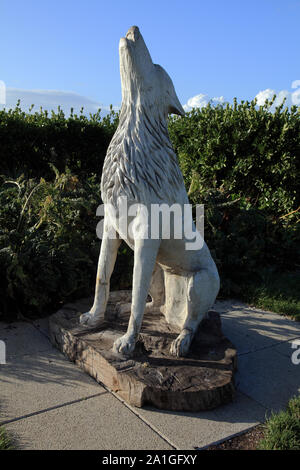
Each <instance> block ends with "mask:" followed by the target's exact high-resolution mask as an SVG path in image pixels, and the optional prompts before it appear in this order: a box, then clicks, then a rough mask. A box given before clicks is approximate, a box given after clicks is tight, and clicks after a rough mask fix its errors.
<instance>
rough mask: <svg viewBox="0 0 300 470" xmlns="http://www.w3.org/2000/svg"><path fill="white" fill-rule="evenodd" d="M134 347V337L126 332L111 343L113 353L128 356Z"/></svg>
mask: <svg viewBox="0 0 300 470" xmlns="http://www.w3.org/2000/svg"><path fill="white" fill-rule="evenodd" d="M134 347H135V339H134V338H133V336H132V335H129V334H128V333H126V334H125V335H124V336H121V338H118V339H116V341H115V342H114V345H113V351H114V352H115V353H119V354H123V355H124V356H130V355H131V354H132V353H133V351H134Z"/></svg>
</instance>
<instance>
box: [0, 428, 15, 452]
mask: <svg viewBox="0 0 300 470" xmlns="http://www.w3.org/2000/svg"><path fill="white" fill-rule="evenodd" d="M12 448H13V447H12V441H11V439H10V437H9V436H8V434H7V432H6V431H5V429H4V428H3V427H1V428H0V450H12Z"/></svg>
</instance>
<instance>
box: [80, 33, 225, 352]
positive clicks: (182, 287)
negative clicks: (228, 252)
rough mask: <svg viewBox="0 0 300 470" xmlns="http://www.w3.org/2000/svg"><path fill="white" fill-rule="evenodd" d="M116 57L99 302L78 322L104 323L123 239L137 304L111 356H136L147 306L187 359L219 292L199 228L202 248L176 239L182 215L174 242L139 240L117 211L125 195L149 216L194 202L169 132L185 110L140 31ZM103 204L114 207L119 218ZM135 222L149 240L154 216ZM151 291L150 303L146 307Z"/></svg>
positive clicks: (175, 221) (104, 191) (139, 214)
mask: <svg viewBox="0 0 300 470" xmlns="http://www.w3.org/2000/svg"><path fill="white" fill-rule="evenodd" d="M119 56H120V74H121V85H122V106H121V110H120V117H119V125H118V128H117V130H116V132H115V134H114V136H113V138H112V141H111V143H110V145H109V148H108V150H107V155H106V158H105V162H104V166H103V172H102V179H101V196H102V200H103V202H104V205H105V211H104V230H103V237H102V243H101V250H100V256H99V261H98V270H97V278H96V289H95V299H94V304H93V306H92V308H91V310H90V311H89V312H87V313H84V314H82V315H81V317H80V321H81V323H82V324H84V325H87V326H97V325H98V324H99V323H101V321H102V320H103V318H104V315H105V310H106V305H107V301H108V297H109V282H110V277H111V274H112V271H113V268H114V264H115V261H116V257H117V252H118V248H119V246H120V243H121V241H122V239H123V240H125V241H126V243H127V244H128V245H129V246H130V247H131V248H132V249H133V250H134V269H133V286H132V302H131V305H130V310H131V312H130V319H129V323H128V329H127V332H126V334H125V335H123V336H121V337H120V338H118V339H117V340H116V341H115V343H114V346H113V349H114V351H115V352H116V353H121V354H123V355H125V356H129V355H130V354H132V352H133V351H134V348H135V343H136V340H137V338H138V335H139V332H140V329H141V324H142V320H143V315H144V312H145V309H149V310H150V311H151V309H152V310H160V311H161V312H162V313H163V314H164V316H165V318H166V320H167V322H168V323H169V324H171V325H172V326H173V327H175V328H177V330H178V333H179V335H178V337H177V338H176V339H175V340H174V341H173V342H172V345H171V350H170V353H171V354H172V355H175V356H185V355H186V354H187V353H188V350H189V347H190V344H191V342H192V339H193V336H194V334H195V332H196V330H197V328H198V325H199V323H200V321H201V320H202V318H203V317H204V315H205V314H206V312H207V311H208V310H209V309H210V307H211V306H212V305H213V303H214V301H215V299H216V296H217V293H218V291H219V282H220V281H219V275H218V271H217V268H216V265H215V263H214V261H213V259H212V257H211V254H210V251H209V249H208V247H207V245H206V244H205V242H204V240H203V239H202V237H201V235H200V234H199V232H197V231H196V229H195V227H194V226H193V227H194V229H195V238H196V240H195V241H196V242H197V243H198V245H199V248H197V249H187V243H189V242H190V239H187V238H186V237H185V236H184V235H183V236H182V237H181V238H180V239H179V238H177V237H175V236H174V230H175V229H176V227H178V226H180V227H181V226H182V225H183V218H182V215H180V214H179V215H178V216H176V214H175V213H174V218H173V219H172V223H171V225H172V227H171V229H170V237H169V238H168V237H164V236H163V234H162V228H161V225H159V236H158V237H151V236H143V237H134V236H133V235H131V234H130V233H128V232H129V231H128V230H123V228H124V227H123V228H122V223H120V221H121V218H122V214H121V212H120V210H119V207H120V201H121V199H122V198H126V201H127V205H128V207H129V208H130V207H133V206H134V205H137V207H146V208H147V209H148V214H150V212H151V205H155V204H156V205H161V204H167V205H168V206H169V207H171V206H173V205H174V204H176V205H177V207H178V206H179V207H180V208H183V207H184V206H185V205H188V204H189V201H188V196H187V193H186V189H185V186H184V182H183V177H182V173H181V171H180V168H179V165H178V161H177V157H176V154H175V152H174V149H173V148H172V144H171V142H170V138H169V134H168V128H167V118H168V114H178V115H184V110H183V108H182V106H181V104H180V102H179V100H178V98H177V95H176V93H175V89H174V86H173V83H172V81H171V79H170V77H169V75H168V74H167V73H166V72H165V70H164V69H163V68H162V67H161V66H159V65H156V64H153V62H152V59H151V56H150V54H149V51H148V49H147V47H146V45H145V42H144V40H143V37H142V35H141V33H140V31H139V28H138V27H137V26H133V27H131V28H130V29H129V30H128V32H127V34H126V37H124V38H121V39H120V44H119ZM106 207H113V208H114V209H115V212H114V214H112V212H113V211H111V210H109V209H107V208H106ZM128 212H129V211H128ZM132 220H135V223H136V226H137V227H138V226H139V225H140V226H142V228H143V229H144V231H146V232H147V234H148V235H149V230H150V229H149V227H150V228H151V220H150V218H149V219H146V222H145V218H143V217H142V211H139V210H137V211H136V214H135V216H134V217H133V218H130V217H128V220H127V222H128V224H129V223H131V222H132ZM126 228H128V227H127V226H126V227H125V229H126ZM147 230H148V231H147ZM183 232H184V230H183ZM199 242H200V244H199ZM149 294H150V297H151V299H152V300H151V302H148V303H147V297H148V295H149Z"/></svg>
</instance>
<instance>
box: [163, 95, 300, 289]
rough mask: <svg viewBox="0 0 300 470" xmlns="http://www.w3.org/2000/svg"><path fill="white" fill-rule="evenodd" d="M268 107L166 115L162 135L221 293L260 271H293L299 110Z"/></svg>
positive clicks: (299, 236) (297, 239) (298, 239)
mask: <svg viewBox="0 0 300 470" xmlns="http://www.w3.org/2000/svg"><path fill="white" fill-rule="evenodd" d="M274 100H275V97H274V98H273V100H272V101H270V102H266V103H265V105H264V106H260V107H259V108H258V107H257V106H256V101H255V100H254V101H252V102H251V103H249V102H241V103H240V104H237V101H236V100H234V104H233V105H232V106H230V105H229V104H227V105H217V106H212V105H210V104H209V105H207V106H206V107H204V108H201V109H193V110H192V111H190V112H189V113H187V114H186V116H185V117H183V118H178V117H172V118H171V119H170V123H169V132H170V137H171V139H172V142H173V145H174V147H175V150H176V153H177V155H178V158H179V162H180V165H181V169H182V172H183V175H184V179H185V184H186V187H187V189H188V194H189V199H190V201H191V203H192V204H204V205H205V239H206V241H207V243H208V246H209V248H210V249H211V251H212V254H213V256H214V258H215V260H216V262H217V265H218V268H219V271H220V275H221V285H222V291H221V292H222V293H223V294H227V295H228V294H234V295H235V294H237V295H241V293H242V290H243V289H244V287H245V284H249V283H250V282H251V281H253V282H255V283H258V282H259V280H261V281H263V276H264V273H265V272H266V269H269V270H274V268H275V269H277V270H278V271H279V272H282V271H287V270H295V269H299V267H300V251H299V246H300V226H299V220H300V218H299V215H300V212H299V211H300V178H299V168H300V108H298V107H296V106H293V107H292V108H291V109H290V110H288V109H285V110H283V105H282V106H279V107H277V108H276V110H275V112H274V113H271V112H270V111H269V107H270V106H271V105H272V104H273V102H274Z"/></svg>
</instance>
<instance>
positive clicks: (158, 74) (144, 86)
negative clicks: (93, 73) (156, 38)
mask: <svg viewBox="0 0 300 470" xmlns="http://www.w3.org/2000/svg"><path fill="white" fill-rule="evenodd" d="M119 55H120V74H121V85H122V102H123V103H124V104H125V105H130V104H135V105H139V104H141V105H146V106H147V107H151V108H152V107H155V108H156V109H157V110H159V111H160V112H162V113H163V114H164V115H165V116H167V115H168V114H173V113H174V114H179V115H182V116H183V115H184V110H183V108H182V106H181V104H180V102H179V100H178V97H177V95H176V92H175V89H174V85H173V83H172V80H171V78H170V77H169V75H168V74H167V72H166V71H165V70H164V69H163V68H162V67H161V66H160V65H157V64H153V62H152V59H151V56H150V53H149V51H148V49H147V46H146V44H145V42H144V39H143V36H142V35H141V33H140V30H139V28H138V27H137V26H132V27H131V28H130V29H129V30H128V32H127V34H126V37H124V38H121V39H120V44H119Z"/></svg>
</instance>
